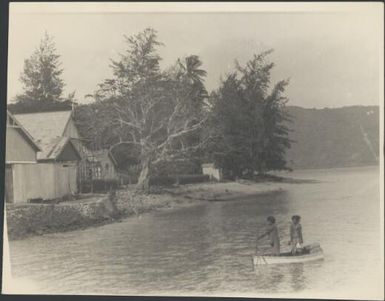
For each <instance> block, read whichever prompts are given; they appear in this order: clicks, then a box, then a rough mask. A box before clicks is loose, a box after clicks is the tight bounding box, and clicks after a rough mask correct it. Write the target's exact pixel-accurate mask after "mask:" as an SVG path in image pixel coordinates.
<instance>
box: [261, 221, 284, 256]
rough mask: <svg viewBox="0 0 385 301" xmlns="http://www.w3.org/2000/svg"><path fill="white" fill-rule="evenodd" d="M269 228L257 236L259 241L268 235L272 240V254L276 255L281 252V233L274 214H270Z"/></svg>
mask: <svg viewBox="0 0 385 301" xmlns="http://www.w3.org/2000/svg"><path fill="white" fill-rule="evenodd" d="M267 222H268V225H267V229H266V232H265V233H263V234H262V235H260V236H259V237H258V238H257V241H258V240H260V239H261V238H263V237H265V236H268V237H269V240H270V246H271V248H272V254H273V255H275V256H278V255H279V254H280V241H279V235H278V228H277V225H276V224H275V218H274V216H269V217H268V218H267Z"/></svg>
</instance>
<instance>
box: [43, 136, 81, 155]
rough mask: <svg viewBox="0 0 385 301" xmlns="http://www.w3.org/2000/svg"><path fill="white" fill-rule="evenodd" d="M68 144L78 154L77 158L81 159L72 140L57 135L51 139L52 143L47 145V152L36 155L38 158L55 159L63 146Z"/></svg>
mask: <svg viewBox="0 0 385 301" xmlns="http://www.w3.org/2000/svg"><path fill="white" fill-rule="evenodd" d="M68 144H70V145H71V147H72V148H73V149H74V150H75V153H76V155H77V156H78V159H79V160H80V159H81V156H80V154H79V152H78V150H77V148H76V147H75V146H74V145H73V143H72V141H71V139H70V138H68V137H59V138H57V139H53V140H52V145H49V146H47V147H49V148H50V149H51V150H50V151H49V152H48V153H45V154H44V156H43V155H41V154H39V153H38V155H37V159H38V160H56V159H57V158H58V157H59V156H60V155H61V153H62V152H63V150H64V148H65V147H66V146H67V145H68Z"/></svg>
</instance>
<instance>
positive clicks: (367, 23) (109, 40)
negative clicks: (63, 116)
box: [8, 3, 383, 108]
mask: <svg viewBox="0 0 385 301" xmlns="http://www.w3.org/2000/svg"><path fill="white" fill-rule="evenodd" d="M75 5H76V4H75ZM88 5H90V6H91V5H92V3H89V4H88ZM73 7H75V8H76V6H73ZM381 10H382V7H381V6H378V5H377V6H372V7H367V8H366V9H363V10H354V11H349V12H322V13H320V12H290V13H288V12H286V13H283V12H247V13H246V12H244V13H240V12H236V13H224V12H221V13H219V12H217V13H212V12H211V13H199V12H194V13H180V12H179V13H177V12H173V13H167V12H161V13H139V12H133V13H128V12H124V11H123V10H120V13H118V12H117V11H115V12H109V13H101V12H100V11H99V12H98V11H95V12H92V13H91V12H89V13H86V12H76V9H75V11H74V10H72V11H71V12H67V13H64V12H60V10H59V11H57V10H56V12H48V11H47V10H45V11H43V10H41V11H40V10H39V9H36V10H35V11H34V12H33V13H32V12H20V11H18V10H11V13H10V32H9V55H8V59H9V66H8V70H9V76H8V99H11V98H13V97H14V96H15V95H16V94H17V93H20V92H22V85H21V83H20V82H19V77H20V73H21V71H22V69H23V64H24V59H26V58H28V57H30V55H31V54H32V52H33V51H34V49H35V48H36V47H37V46H38V44H39V42H40V39H41V38H42V36H43V34H44V32H45V31H47V32H48V33H49V34H50V35H52V36H53V37H54V40H55V42H56V47H57V51H58V53H59V54H60V55H61V61H62V67H63V68H64V72H63V79H64V81H65V83H66V88H65V92H66V93H69V92H72V91H74V90H75V91H76V96H77V98H78V99H79V100H80V101H82V100H83V99H84V96H85V95H86V94H89V93H93V91H94V90H95V89H96V87H97V84H98V83H100V82H102V81H103V80H104V79H105V78H108V77H109V76H110V75H111V69H110V67H109V63H110V61H109V59H110V58H114V59H116V58H118V53H121V52H123V51H124V49H125V43H124V40H123V35H132V34H135V33H137V32H139V31H141V30H143V29H145V28H146V27H152V28H154V29H156V30H157V31H158V34H159V40H160V41H161V42H163V43H164V44H165V45H164V46H163V47H161V48H160V49H159V53H160V55H161V57H162V58H163V61H162V66H163V67H167V66H169V65H170V64H172V63H173V62H175V60H176V59H177V58H178V57H183V56H187V55H190V54H196V55H199V56H200V58H201V60H202V61H203V68H204V69H205V70H207V72H208V76H207V79H206V87H207V89H208V90H209V91H211V90H213V89H216V88H217V87H218V84H219V82H220V77H221V75H224V74H226V72H229V71H231V70H233V68H234V60H235V59H238V60H239V61H240V62H245V61H246V60H247V59H249V58H251V56H252V55H253V54H254V53H259V52H260V51H262V50H265V49H270V48H273V49H274V52H273V53H272V54H271V55H270V57H271V60H272V61H273V62H274V63H275V64H276V65H275V68H274V72H273V80H274V81H277V80H280V79H286V78H290V85H289V86H288V88H287V93H286V94H287V96H288V97H289V98H290V104H291V105H298V106H303V107H316V108H323V107H340V106H346V105H360V104H362V105H376V104H378V103H379V100H380V96H379V95H380V89H381V87H380V86H379V85H380V83H382V80H383V78H382V77H381V78H380V66H382V64H383V62H382V61H381V56H382V55H383V52H382V51H383V50H382V46H383V32H382V28H383V25H382V24H383V23H382V20H381V15H380V14H381ZM118 11H119V10H118Z"/></svg>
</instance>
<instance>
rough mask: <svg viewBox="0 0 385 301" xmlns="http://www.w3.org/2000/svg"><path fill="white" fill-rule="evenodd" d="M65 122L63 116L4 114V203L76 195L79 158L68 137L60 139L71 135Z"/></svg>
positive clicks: (69, 125)
mask: <svg viewBox="0 0 385 301" xmlns="http://www.w3.org/2000/svg"><path fill="white" fill-rule="evenodd" d="M60 113H62V112H60ZM67 114H68V113H67ZM47 116H48V117H47ZM65 120H66V122H65ZM67 121H68V119H66V116H65V115H64V114H57V115H55V114H50V113H31V114H18V115H12V114H11V113H10V112H7V131H6V189H5V190H6V202H8V203H22V202H28V201H30V200H33V199H49V200H50V199H58V198H62V197H64V196H66V195H70V194H74V193H77V182H76V172H77V164H78V162H79V160H80V159H81V156H80V154H79V152H78V151H77V149H76V148H75V146H74V143H73V142H72V141H71V139H70V138H69V137H68V136H60V133H62V132H63V131H64V130H65V131H66V132H68V133H71V132H73V131H74V130H73V128H72V126H71V124H70V123H68V122H67ZM64 122H65V124H64V125H62V124H63V123H64ZM62 130H63V131H62Z"/></svg>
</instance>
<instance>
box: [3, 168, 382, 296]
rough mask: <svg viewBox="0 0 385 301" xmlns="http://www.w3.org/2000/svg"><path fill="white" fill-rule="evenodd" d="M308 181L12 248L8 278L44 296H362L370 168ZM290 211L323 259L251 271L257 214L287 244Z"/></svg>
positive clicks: (373, 262) (369, 228) (374, 240)
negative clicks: (354, 290)
mask: <svg viewBox="0 0 385 301" xmlns="http://www.w3.org/2000/svg"><path fill="white" fill-rule="evenodd" d="M310 175H311V172H310V171H307V176H306V177H310ZM312 176H313V177H315V178H317V180H319V182H318V183H314V184H312V183H306V184H303V185H302V184H295V185H294V184H288V186H286V188H285V189H286V190H284V191H279V192H276V193H272V194H265V195H263V196H259V197H250V198H248V199H245V200H235V201H228V202H206V203H202V204H200V205H197V206H194V207H188V208H180V209H178V210H170V211H166V210H165V211H159V212H157V213H153V214H150V215H145V216H143V218H141V219H136V218H130V219H127V220H124V221H122V222H121V223H116V224H110V225H105V226H103V227H97V228H90V229H86V230H82V231H73V232H67V233H57V234H50V235H45V236H41V237H33V238H28V239H26V240H22V241H13V242H11V244H10V247H11V250H10V251H11V252H10V256H11V262H12V273H13V275H14V276H16V277H23V278H26V279H30V280H32V281H37V282H38V283H39V284H41V286H42V287H44V288H45V290H44V291H42V292H43V293H44V292H48V293H76V294H79V293H83V294H84V293H99V294H117V293H119V294H166V295H169V294H178V295H180V294H187V295H189V294H201V295H202V294H203V295H204V294H206V293H207V294H227V293H229V294H230V293H235V292H239V293H242V292H243V293H248V294H250V293H253V294H255V295H258V293H268V294H271V293H274V292H277V293H290V292H302V291H306V290H307V291H311V292H319V293H324V292H326V291H333V290H337V289H341V288H342V289H343V288H345V291H349V287H351V286H352V285H353V286H354V285H357V284H361V285H365V286H366V287H368V289H369V288H370V286H371V285H372V283H371V282H370V281H369V280H368V279H372V278H373V277H371V275H372V274H373V273H374V271H376V272H377V270H378V267H379V264H378V263H379V262H380V257H379V256H380V255H379V254H380V251H379V249H378V248H379V247H378V246H379V244H378V241H379V239H380V235H381V233H380V231H379V229H380V228H379V226H378V225H379V220H378V219H379V217H378V216H379V214H378V212H379V209H378V208H379V201H378V176H377V171H376V170H375V169H374V170H368V171H362V170H358V171H357V170H356V171H354V170H353V171H349V170H347V171H344V172H341V171H339V172H338V173H336V174H333V173H332V172H330V171H329V172H319V173H315V172H314V171H313V175H312ZM301 178H305V176H301ZM363 200H365V201H363ZM293 214H299V215H301V216H302V227H303V234H304V239H305V243H310V242H320V244H321V246H322V247H323V249H324V253H325V260H324V261H323V262H314V263H306V264H289V265H286V264H283V265H271V266H270V265H267V266H260V267H258V270H254V269H253V265H252V255H254V254H255V238H256V236H257V235H259V234H260V233H261V232H262V231H264V229H265V224H266V217H267V216H268V215H274V216H275V217H276V220H277V226H278V229H279V232H280V233H279V234H280V238H281V245H282V247H284V246H285V245H286V247H287V241H288V236H289V222H290V217H291V215H293ZM266 243H267V239H266V240H265V241H261V244H266ZM346 250H349V252H346Z"/></svg>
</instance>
